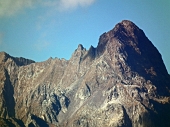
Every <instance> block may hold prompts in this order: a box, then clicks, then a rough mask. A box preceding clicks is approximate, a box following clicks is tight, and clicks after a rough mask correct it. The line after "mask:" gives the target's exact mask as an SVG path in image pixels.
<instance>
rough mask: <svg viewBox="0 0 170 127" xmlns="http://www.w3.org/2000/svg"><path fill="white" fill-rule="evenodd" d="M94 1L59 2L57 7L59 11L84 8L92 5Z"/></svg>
mask: <svg viewBox="0 0 170 127" xmlns="http://www.w3.org/2000/svg"><path fill="white" fill-rule="evenodd" d="M94 2H95V0H60V3H59V7H60V9H61V10H69V9H75V8H77V7H78V6H81V7H85V6H89V5H91V4H93V3H94Z"/></svg>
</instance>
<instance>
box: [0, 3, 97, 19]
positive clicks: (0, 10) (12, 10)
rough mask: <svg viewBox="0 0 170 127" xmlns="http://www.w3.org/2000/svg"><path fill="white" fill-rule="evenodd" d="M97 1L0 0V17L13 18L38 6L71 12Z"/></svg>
mask: <svg viewBox="0 0 170 127" xmlns="http://www.w3.org/2000/svg"><path fill="white" fill-rule="evenodd" d="M94 1H95V0H48V1H46V0H0V17H2V16H11V15H15V14H17V13H19V12H23V10H24V9H26V8H33V7H36V6H44V7H49V9H53V10H62V11H63V10H64V11H66V10H69V9H75V8H77V7H78V6H80V7H85V6H89V5H91V4H93V3H94Z"/></svg>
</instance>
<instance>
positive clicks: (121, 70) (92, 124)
mask: <svg viewBox="0 0 170 127" xmlns="http://www.w3.org/2000/svg"><path fill="white" fill-rule="evenodd" d="M30 63H32V64H30ZM0 93H1V94H0V102H1V105H0V116H1V117H0V124H1V123H2V124H3V125H4V126H7V125H9V126H39V127H41V126H45V127H53V126H57V127H87V126H88V127H160V126H164V127H168V126H170V121H169V119H170V114H169V112H170V76H169V75H168V73H167V70H166V68H165V65H164V63H163V60H162V58H161V54H160V53H159V52H158V50H157V49H156V47H154V45H153V44H152V42H151V41H150V40H149V39H148V38H147V37H146V36H145V34H144V32H143V31H142V30H141V29H140V28H138V27H137V26H136V25H135V24H134V23H133V22H131V21H128V20H123V21H122V22H120V23H118V24H117V25H116V26H115V27H114V28H113V29H112V30H110V31H108V32H105V33H104V34H102V35H101V36H100V38H99V42H98V45H97V47H96V48H95V47H93V46H91V47H90V48H89V50H86V49H85V48H84V47H83V46H82V45H81V44H80V45H78V48H77V49H76V50H75V52H74V53H73V54H72V57H71V58H70V60H60V59H48V60H47V61H44V62H38V63H36V62H34V61H30V60H27V59H24V58H15V57H12V56H10V55H7V54H6V53H0Z"/></svg>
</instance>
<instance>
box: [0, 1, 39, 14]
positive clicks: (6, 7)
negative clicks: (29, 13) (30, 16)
mask: <svg viewBox="0 0 170 127" xmlns="http://www.w3.org/2000/svg"><path fill="white" fill-rule="evenodd" d="M37 1H38V0H0V16H1V17H2V16H11V15H14V14H16V13H18V12H21V11H22V9H25V8H31V7H32V6H33V5H34V4H35V3H36V2H37Z"/></svg>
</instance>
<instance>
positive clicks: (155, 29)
mask: <svg viewBox="0 0 170 127" xmlns="http://www.w3.org/2000/svg"><path fill="white" fill-rule="evenodd" d="M169 8H170V1H169V0H162V1H160V0H149V1H148V0H107V1H106V0H48V1H47V0H29V1H28V0H0V51H5V52H7V53H9V54H10V55H12V56H16V57H20V56H22V57H25V58H29V59H33V60H35V61H44V60H47V59H48V58H49V57H53V58H55V57H58V58H65V59H69V58H70V57H71V55H72V53H73V52H74V50H75V49H76V48H77V46H78V44H82V45H83V46H84V47H85V48H86V49H88V48H89V47H90V45H93V46H94V47H96V46H97V43H98V39H99V36H100V35H101V34H102V33H104V32H107V31H109V30H111V29H112V28H113V27H114V26H115V25H116V24H117V23H118V22H121V21H122V20H124V19H128V20H131V21H133V22H134V23H135V24H136V25H137V26H139V27H140V28H141V29H143V30H144V32H145V34H146V36H147V37H148V38H149V39H150V40H151V41H152V43H153V44H154V45H155V46H156V47H157V48H158V50H159V52H160V53H161V54H162V57H163V60H164V63H165V65H166V67H167V69H168V71H169V72H170V58H169V54H170V43H169V40H170V9H169Z"/></svg>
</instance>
